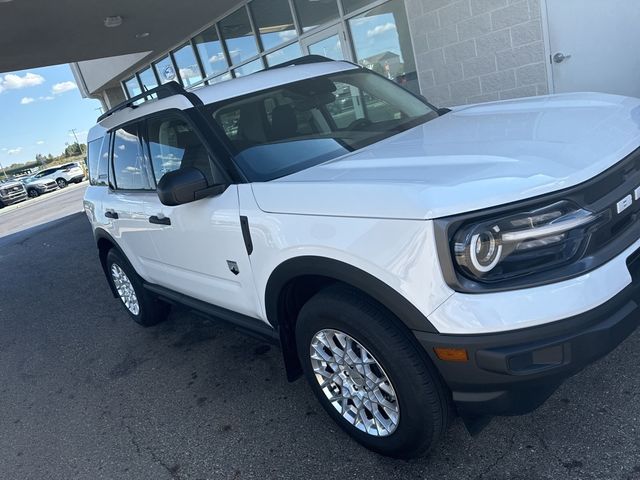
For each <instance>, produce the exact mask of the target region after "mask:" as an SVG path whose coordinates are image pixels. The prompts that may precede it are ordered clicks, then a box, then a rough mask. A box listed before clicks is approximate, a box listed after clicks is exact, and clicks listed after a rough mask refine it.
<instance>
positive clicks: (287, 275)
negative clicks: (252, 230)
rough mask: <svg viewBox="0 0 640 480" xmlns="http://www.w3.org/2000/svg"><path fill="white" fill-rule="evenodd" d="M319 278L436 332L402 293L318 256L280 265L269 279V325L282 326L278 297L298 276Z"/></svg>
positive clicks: (412, 326) (411, 325)
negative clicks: (354, 290)
mask: <svg viewBox="0 0 640 480" xmlns="http://www.w3.org/2000/svg"><path fill="white" fill-rule="evenodd" d="M304 276H320V277H326V278H329V279H332V280H335V281H338V282H342V283H344V284H347V285H350V286H352V287H354V288H356V289H358V290H360V291H362V292H363V293H365V294H367V295H369V296H370V297H372V298H374V299H375V300H376V301H378V302H380V304H382V305H383V306H384V307H386V308H387V309H388V310H389V311H391V313H393V314H394V315H395V316H396V317H397V318H398V319H399V320H400V321H402V323H404V324H405V325H406V326H407V327H408V328H409V329H411V330H417V331H423V332H430V333H438V330H437V329H436V328H435V327H434V326H433V324H432V323H431V322H430V321H429V319H428V318H427V317H426V316H425V315H424V314H423V313H422V312H421V311H420V310H418V309H417V308H416V307H415V306H414V305H413V304H412V303H411V302H410V301H409V300H407V299H406V298H405V297H404V296H403V295H402V294H401V293H399V292H398V291H397V290H395V289H394V288H393V287H391V286H389V285H388V284H387V283H385V282H383V281H382V280H380V279H379V278H377V277H375V276H374V275H372V274H370V273H368V272H366V271H364V270H362V269H360V268H358V267H354V266H353V265H349V264H348V263H344V262H342V261H340V260H335V259H332V258H327V257H321V256H299V257H293V258H290V259H288V260H285V261H284V262H282V263H281V264H279V265H278V266H277V267H276V268H275V269H274V270H273V272H272V273H271V275H270V276H269V280H268V281H267V286H266V289H265V311H266V315H267V319H268V321H269V323H270V324H271V325H272V326H273V327H275V328H278V327H279V325H280V323H281V320H282V319H281V318H280V316H281V314H282V312H281V305H280V302H281V294H282V292H283V291H284V288H285V287H286V286H287V284H289V283H290V282H291V281H293V280H295V279H296V278H298V277H304Z"/></svg>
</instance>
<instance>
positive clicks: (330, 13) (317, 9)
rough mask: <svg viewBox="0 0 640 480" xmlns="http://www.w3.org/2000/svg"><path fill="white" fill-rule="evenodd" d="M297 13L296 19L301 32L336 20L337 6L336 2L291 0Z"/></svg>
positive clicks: (332, 0) (334, 0) (327, 0)
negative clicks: (300, 26)
mask: <svg viewBox="0 0 640 480" xmlns="http://www.w3.org/2000/svg"><path fill="white" fill-rule="evenodd" d="M293 3H295V5H296V9H297V11H298V17H299V20H300V24H301V25H302V30H303V31H305V32H306V31H307V30H311V29H312V28H315V27H317V26H318V25H322V24H323V23H327V22H330V21H332V20H335V19H337V18H338V4H337V3H336V0H326V1H324V2H318V1H316V0H293Z"/></svg>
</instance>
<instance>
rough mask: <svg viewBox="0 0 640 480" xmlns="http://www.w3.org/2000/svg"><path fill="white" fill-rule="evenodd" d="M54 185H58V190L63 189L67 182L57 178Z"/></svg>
mask: <svg viewBox="0 0 640 480" xmlns="http://www.w3.org/2000/svg"><path fill="white" fill-rule="evenodd" d="M56 183H57V184H58V188H64V187H66V186H67V185H68V183H67V181H66V180H65V179H64V178H58V179H57V180H56Z"/></svg>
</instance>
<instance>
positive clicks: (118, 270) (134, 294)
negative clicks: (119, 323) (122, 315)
mask: <svg viewBox="0 0 640 480" xmlns="http://www.w3.org/2000/svg"><path fill="white" fill-rule="evenodd" d="M107 271H108V274H109V282H111V285H112V286H113V288H114V289H115V291H116V292H117V295H118V297H119V298H120V300H121V301H122V305H123V306H124V308H125V310H126V311H127V313H128V314H129V315H130V316H131V318H133V319H134V320H135V321H136V322H137V323H138V324H140V325H142V326H144V327H149V326H151V325H155V324H157V323H160V322H161V321H163V320H165V319H166V318H167V315H168V314H169V305H167V304H166V303H164V302H162V301H161V300H158V299H157V298H156V297H155V296H154V295H152V294H150V293H149V292H147V291H146V290H145V289H144V287H143V286H142V279H141V278H140V277H139V276H138V274H137V273H136V272H135V271H134V270H133V268H132V267H131V265H129V262H127V261H126V260H125V259H124V258H123V257H122V256H121V255H120V254H119V253H118V252H117V251H116V250H114V249H112V250H109V253H108V254H107Z"/></svg>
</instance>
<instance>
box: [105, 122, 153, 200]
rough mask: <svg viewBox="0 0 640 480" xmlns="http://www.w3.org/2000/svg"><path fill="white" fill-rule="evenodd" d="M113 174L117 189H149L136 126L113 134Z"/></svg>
mask: <svg viewBox="0 0 640 480" xmlns="http://www.w3.org/2000/svg"><path fill="white" fill-rule="evenodd" d="M113 173H114V175H115V177H116V178H115V180H116V187H117V188H119V189H123V190H146V189H149V188H150V185H149V180H148V177H147V172H146V166H145V162H144V155H143V153H142V147H141V144H140V141H139V139H138V133H137V126H136V125H132V126H128V127H125V128H121V129H120V130H116V132H115V140H114V142H113Z"/></svg>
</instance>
